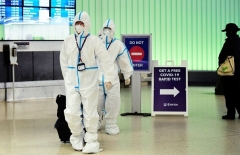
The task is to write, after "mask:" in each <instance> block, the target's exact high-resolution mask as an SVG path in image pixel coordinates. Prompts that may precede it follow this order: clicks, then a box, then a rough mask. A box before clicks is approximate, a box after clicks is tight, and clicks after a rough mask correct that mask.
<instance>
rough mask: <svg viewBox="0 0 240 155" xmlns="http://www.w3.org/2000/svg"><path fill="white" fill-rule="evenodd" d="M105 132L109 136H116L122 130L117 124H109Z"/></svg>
mask: <svg viewBox="0 0 240 155" xmlns="http://www.w3.org/2000/svg"><path fill="white" fill-rule="evenodd" d="M105 132H106V133H107V134H109V135H116V134H118V133H119V132H120V130H119V127H118V126H117V125H116V124H108V125H106V127H105Z"/></svg>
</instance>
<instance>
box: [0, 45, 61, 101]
mask: <svg viewBox="0 0 240 155" xmlns="http://www.w3.org/2000/svg"><path fill="white" fill-rule="evenodd" d="M62 42H63V41H62V40H59V41H56V40H53V41H51V40H48V41H44V40H42V41H34V40H31V41H28V40H24V41H18V40H7V41H4V40H3V41H0V71H1V73H0V101H3V100H7V101H9V100H12V99H13V94H12V79H13V78H12V66H11V65H10V61H9V53H8V52H7V51H4V49H3V48H4V45H11V44H14V43H15V44H17V45H18V48H17V63H18V65H15V67H14V70H15V100H23V99H30V98H31V99H33V98H48V97H49V98H52V97H55V96H56V94H60V93H64V86H63V77H62V73H61V68H60V63H59V54H60V48H61V44H62Z"/></svg>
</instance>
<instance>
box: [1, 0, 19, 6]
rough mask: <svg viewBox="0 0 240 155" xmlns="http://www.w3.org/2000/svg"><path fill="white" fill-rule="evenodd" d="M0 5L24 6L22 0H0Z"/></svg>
mask: <svg viewBox="0 0 240 155" xmlns="http://www.w3.org/2000/svg"><path fill="white" fill-rule="evenodd" d="M0 5H5V6H22V0H4V1H3V0H0Z"/></svg>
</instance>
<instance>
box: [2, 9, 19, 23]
mask: <svg viewBox="0 0 240 155" xmlns="http://www.w3.org/2000/svg"><path fill="white" fill-rule="evenodd" d="M0 16H1V20H0V23H1V24H3V22H4V19H7V18H10V17H12V19H11V22H12V21H20V20H21V16H22V9H21V8H20V7H14V6H0ZM5 23H7V22H5Z"/></svg>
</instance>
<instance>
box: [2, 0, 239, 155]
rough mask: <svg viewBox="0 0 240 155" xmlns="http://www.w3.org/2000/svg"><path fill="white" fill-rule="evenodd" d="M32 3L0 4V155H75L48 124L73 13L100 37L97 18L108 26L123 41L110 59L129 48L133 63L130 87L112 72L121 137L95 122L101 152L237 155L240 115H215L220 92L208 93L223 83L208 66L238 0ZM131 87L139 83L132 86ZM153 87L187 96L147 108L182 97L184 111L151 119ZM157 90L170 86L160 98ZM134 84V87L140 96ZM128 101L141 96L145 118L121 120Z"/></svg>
mask: <svg viewBox="0 0 240 155" xmlns="http://www.w3.org/2000/svg"><path fill="white" fill-rule="evenodd" d="M40 1H41V0H11V1H10V0H0V15H1V19H0V38H1V40H0V155H81V154H83V153H82V152H81V151H75V150H74V149H73V147H72V146H71V144H70V143H63V142H61V141H60V139H59V136H58V132H57V130H56V129H55V128H54V126H55V123H56V121H57V119H58V117H57V103H56V97H57V95H58V94H64V93H65V85H64V80H63V76H62V75H63V72H62V70H61V68H60V59H59V57H60V53H61V52H62V51H61V46H62V43H63V40H64V39H65V38H66V37H68V36H69V35H70V34H72V36H73V34H74V33H76V29H75V28H76V27H75V24H73V19H74V17H75V16H76V15H79V16H76V17H79V18H80V17H81V15H82V14H84V16H85V15H87V14H88V15H89V16H90V17H89V18H90V20H87V22H86V23H88V21H91V23H90V25H91V26H90V25H88V24H86V29H87V28H88V27H89V26H90V30H89V32H90V34H91V35H95V36H99V32H101V31H103V29H104V27H105V26H106V23H105V25H103V24H104V22H105V21H108V22H107V23H108V24H109V23H110V21H111V22H113V23H114V24H115V28H114V29H112V30H115V32H114V33H111V35H113V34H114V36H112V37H114V38H116V41H117V40H120V41H122V42H123V43H124V46H125V47H126V48H124V50H123V51H120V52H119V53H118V54H116V55H117V58H119V56H121V55H122V54H123V53H124V51H126V52H129V53H127V55H128V57H129V58H130V56H131V59H132V61H130V63H131V65H132V66H133V69H134V74H133V75H132V78H131V84H130V86H128V87H126V86H124V85H123V83H122V82H123V79H121V78H120V79H121V80H122V81H121V108H120V113H119V116H118V120H117V124H118V126H119V128H120V133H119V134H117V135H108V134H106V133H105V129H104V127H105V126H104V123H103V124H102V126H101V129H100V130H99V131H98V141H99V143H100V147H101V148H102V149H103V151H102V152H99V153H98V154H99V155H240V118H239V114H236V116H235V119H234V120H223V119H222V116H223V115H226V112H227V110H226V106H225V98H224V96H223V95H222V93H216V90H215V87H216V86H220V85H219V84H221V83H219V81H220V80H219V77H220V76H218V75H217V73H216V70H217V68H218V56H219V52H220V51H221V48H222V46H223V44H224V42H225V39H226V33H225V32H224V33H223V32H222V31H221V30H223V29H225V27H227V26H226V24H227V23H235V24H236V25H238V27H239V26H240V9H239V8H240V0H231V1H230V0H42V1H41V2H40ZM5 2H6V3H5ZM38 2H39V3H38ZM82 11H86V13H85V12H84V13H82ZM86 17H87V16H86ZM84 18H85V17H84ZM82 24H84V23H80V25H82ZM108 24H107V25H108ZM79 28H80V29H81V31H80V30H79V31H80V32H81V33H83V32H82V30H83V29H82V28H81V27H80V26H79ZM107 29H109V28H107ZM239 30H240V28H239ZM87 32H88V30H87ZM84 33H85V32H84ZM104 33H105V32H104ZM107 34H109V33H106V35H107ZM238 34H240V33H238ZM91 35H90V38H91V37H92V36H91ZM104 35H105V34H104ZM78 37H79V36H78ZM105 37H106V38H108V37H107V36H105ZM83 38H85V37H83ZM86 38H87V37H86ZM90 38H88V40H90ZM102 39H103V37H102ZM94 40H95V39H94ZM96 40H97V39H96ZM98 41H100V39H99V40H98ZM102 41H103V42H104V39H103V40H102ZM114 41H115V39H114ZM84 42H85V41H84ZM84 42H83V44H84ZM80 43H81V42H80ZM111 43H112V41H111ZM111 43H110V45H111ZM87 44H88V43H87V41H86V44H85V45H87ZM73 45H74V46H75V41H74V44H73ZM89 45H90V43H89ZM91 45H94V44H93V43H91ZM99 45H100V44H99ZM104 45H107V44H105V43H104ZM104 45H103V46H104ZM110 45H109V46H110ZM119 45H120V44H119ZM121 45H122V44H121ZM69 46H71V47H73V46H72V45H70V44H69ZM85 47H88V45H87V46H85ZM89 47H90V46H89ZM92 47H94V46H92ZM66 49H67V50H69V49H70V48H66ZM92 49H93V48H92ZM94 49H98V48H94ZM115 49H117V48H114V51H115ZM118 49H121V48H118ZM76 50H77V48H76ZM84 50H85V49H84V48H83V51H84ZM60 51H61V52H60ZM69 51H71V50H69ZM73 51H74V50H73ZM85 51H87V52H89V51H88V50H85ZM86 55H88V54H86ZM129 55H130V56H129ZM94 58H96V57H95V55H94ZM117 58H114V60H117ZM80 60H81V59H80ZM132 62H133V64H132ZM183 62H184V63H183ZM106 66H111V65H106ZM154 66H155V67H160V68H163V70H164V67H173V68H172V69H173V70H175V71H173V72H172V73H170V72H166V71H165V72H164V71H163V70H162V71H161V73H160V69H159V70H158V69H156V72H154V71H155V70H154V71H153V70H152V69H153V67H154ZM68 67H69V68H70V69H73V68H74V66H72V65H71V66H68ZM86 67H90V68H88V69H96V67H97V66H86ZM165 70H166V68H165ZM178 70H180V71H178ZM108 71H109V70H108ZM158 71H159V72H158ZM109 72H110V71H109ZM135 73H136V74H142V75H141V77H140V76H135V75H136V74H135ZM155 73H156V74H155ZM183 73H184V74H183ZM185 73H186V74H185ZM143 74H144V75H143ZM150 75H152V77H151V76H150ZM153 75H156V76H153ZM159 75H160V76H162V75H164V76H163V77H160V76H159ZM133 76H135V78H133ZM91 77H94V76H91ZM116 79H117V78H116ZM84 80H85V79H84ZM125 80H126V79H125ZM171 80H172V81H171ZM169 81H170V82H169ZM13 82H14V83H13ZM128 82H130V81H128ZM157 82H159V83H160V84H157ZM161 82H162V83H161ZM133 83H134V84H135V85H134V84H133ZM153 83H155V85H154V84H153ZM14 84H15V85H14ZM136 84H139V85H141V87H139V88H141V89H138V87H134V86H136ZM165 84H166V85H165ZM168 84H169V85H168ZM175 84H176V85H175ZM152 85H153V86H159V87H160V86H164V85H165V86H166V87H165V88H160V89H158V90H159V91H160V93H159V92H158V93H157V95H158V97H159V96H160V95H174V94H173V93H170V94H169V89H172V86H174V88H175V87H176V88H177V89H178V88H180V89H181V92H183V93H182V94H184V93H185V92H186V93H185V94H184V95H185V96H184V95H183V96H181V97H180V99H176V98H174V99H176V100H177V101H174V102H162V100H161V99H156V101H161V102H162V103H163V104H158V102H155V103H154V104H155V105H157V106H162V107H163V106H164V105H165V103H166V105H168V104H170V105H171V104H172V103H173V106H175V103H181V104H183V105H184V106H185V105H187V112H186V111H184V112H185V114H186V113H187V115H185V116H184V115H183V114H182V113H181V112H182V111H178V112H179V113H178V112H176V111H175V113H171V112H170V113H169V114H168V115H166V113H165V114H158V115H156V116H152V115H151V114H152V109H153V106H152V104H153V102H152V94H154V93H153V89H152ZM170 85H171V88H170ZM96 86H97V85H96ZM133 88H134V89H133ZM136 88H137V89H136ZM13 89H14V90H15V91H14V90H13ZM161 89H168V90H165V91H163V92H162V93H163V94H161ZM133 90H136V91H140V92H141V95H140V97H138V96H135V94H134V93H133V92H132V91H133ZM186 90H187V91H186ZM136 91H135V93H136ZM174 91H175V90H174ZM166 93H167V94H166ZM180 94H181V93H180ZM157 95H156V96H157ZM178 96H179V95H177V98H178ZM14 97H15V98H14ZM132 98H137V99H140V98H141V101H140V102H139V103H138V105H139V106H141V108H140V109H141V111H140V112H141V113H147V114H150V116H141V115H127V116H121V114H123V113H132V112H135V111H133V108H132ZM156 98H157V97H156ZM181 104H179V105H180V106H179V107H181ZM177 106H178V105H177ZM184 106H183V107H184ZM116 107H117V106H116ZM174 108H175V107H173V109H174ZM177 108H178V107H177ZM175 110H176V109H175ZM104 122H105V120H104Z"/></svg>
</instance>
